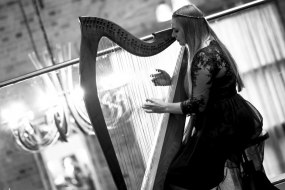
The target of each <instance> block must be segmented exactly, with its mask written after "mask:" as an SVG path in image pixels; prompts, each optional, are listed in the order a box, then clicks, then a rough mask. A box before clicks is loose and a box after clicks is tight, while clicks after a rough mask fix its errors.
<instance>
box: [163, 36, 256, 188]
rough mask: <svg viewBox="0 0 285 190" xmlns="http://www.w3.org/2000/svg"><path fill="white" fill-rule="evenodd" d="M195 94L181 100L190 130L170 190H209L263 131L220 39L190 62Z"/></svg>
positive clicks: (174, 166)
mask: <svg viewBox="0 0 285 190" xmlns="http://www.w3.org/2000/svg"><path fill="white" fill-rule="evenodd" d="M191 80H192V93H191V96H190V97H189V99H187V100H186V101H184V102H182V103H181V108H182V111H183V113H184V114H187V115H191V121H192V122H191V126H190V129H193V130H191V133H189V135H188V136H187V137H186V138H185V140H184V142H183V145H182V147H181V149H180V151H179V152H178V154H177V155H176V157H175V159H174V160H173V161H172V164H171V166H170V168H169V169H168V174H167V177H166V183H165V189H168V188H169V186H178V187H182V188H184V189H191V190H204V189H205V190H206V189H207V190H208V189H211V188H213V187H215V186H217V185H218V184H219V183H220V182H221V181H222V180H223V178H224V167H225V162H226V160H228V159H229V158H230V157H232V155H237V154H239V153H240V151H241V150H242V149H243V148H244V146H245V144H247V142H248V141H249V140H250V139H251V138H253V137H255V136H257V135H259V134H260V133H261V131H262V117H261V115H260V114H259V112H258V111H257V110H256V109H255V108H254V107H253V106H252V105H251V104H250V103H249V102H248V101H246V100H245V99H243V98H242V97H241V96H240V95H239V94H238V93H237V91H236V77H235V75H234V73H233V71H232V69H231V67H230V65H229V63H228V62H227V61H226V58H225V56H224V54H223V52H222V49H221V48H220V46H219V44H218V43H217V42H216V41H214V40H213V41H211V43H210V44H209V46H207V47H205V48H202V49H200V50H199V51H198V52H197V53H196V55H195V56H194V58H193V61H192V66H191Z"/></svg>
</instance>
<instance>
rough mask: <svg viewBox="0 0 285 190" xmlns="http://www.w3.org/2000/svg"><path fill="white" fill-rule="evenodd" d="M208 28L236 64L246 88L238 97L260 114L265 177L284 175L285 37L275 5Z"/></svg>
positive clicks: (228, 19)
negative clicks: (245, 100) (240, 96)
mask: <svg viewBox="0 0 285 190" xmlns="http://www.w3.org/2000/svg"><path fill="white" fill-rule="evenodd" d="M211 26H212V27H213V29H214V30H215V31H216V33H217V35H218V36H219V37H220V39H221V40H222V41H223V42H224V43H225V45H226V46H227V47H228V48H229V50H230V52H231V53H232V55H233V57H234V58H235V60H236V61H237V64H238V67H239V70H240V72H241V74H242V77H243V79H244V82H245V86H246V88H245V89H244V90H243V91H242V92H241V94H242V95H243V96H244V97H245V99H247V100H249V101H250V102H251V103H252V104H253V105H254V106H255V107H256V108H257V109H258V110H259V111H260V112H261V114H262V116H263V119H264V129H265V130H266V131H268V132H269V135H270V138H269V140H267V141H266V143H265V150H264V162H263V166H264V169H265V171H266V174H267V176H268V177H269V178H272V177H275V176H277V175H278V174H281V173H284V172H285V164H284V160H285V150H284V149H283V150H282V148H281V147H282V145H283V144H284V142H285V138H284V136H285V134H284V129H285V101H284V100H285V38H284V28H283V25H282V22H281V20H280V16H279V13H278V11H277V8H276V4H275V3H267V4H265V5H260V6H258V7H254V8H251V9H249V10H247V11H243V12H242V13H238V14H234V15H231V16H229V17H226V18H222V19H221V20H216V21H215V22H212V23H211ZM234 180H235V179H234ZM228 182H231V183H234V181H231V180H230V181H228ZM231 188H232V187H231ZM223 189H230V188H229V186H227V187H225V188H223ZM236 189H238V188H236Z"/></svg>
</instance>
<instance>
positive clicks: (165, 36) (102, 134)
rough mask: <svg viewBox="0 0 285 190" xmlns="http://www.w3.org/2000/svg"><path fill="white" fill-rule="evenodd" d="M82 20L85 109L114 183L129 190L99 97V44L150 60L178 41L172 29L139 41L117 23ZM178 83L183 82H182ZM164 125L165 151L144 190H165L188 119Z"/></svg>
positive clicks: (181, 93)
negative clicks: (107, 43) (115, 46)
mask: <svg viewBox="0 0 285 190" xmlns="http://www.w3.org/2000/svg"><path fill="white" fill-rule="evenodd" d="M79 21H80V26H81V46H80V84H81V87H82V88H83V90H84V102H85V106H86V110H87V113H88V116H89V118H90V121H91V123H92V126H93V128H94V131H95V133H96V135H97V138H98V140H99V143H100V145H101V147H102V150H103V153H104V155H105V158H106V160H107V163H108V166H109V168H110V171H111V174H112V176H113V179H114V182H115V184H116V186H117V188H118V189H119V190H126V189H127V186H126V184H125V181H124V178H123V175H122V172H121V169H120V165H119V162H118V160H117V158H116V153H115V150H114V148H113V146H112V142H111V139H110V136H109V134H108V129H107V126H106V123H105V120H104V116H103V113H102V110H101V107H100V102H99V98H98V94H97V86H96V57H97V51H98V43H99V41H100V39H101V38H102V37H107V38H109V39H111V40H112V41H114V42H115V43H117V44H118V45H119V46H120V47H122V48H123V49H124V50H126V51H127V52H129V53H131V54H133V55H137V56H141V57H148V56H153V55H156V54H158V53H160V52H162V51H163V50H164V49H166V48H167V47H168V46H170V45H171V44H172V43H173V42H174V41H175V39H174V38H172V37H171V33H172V30H170V29H168V30H164V31H161V32H157V33H154V34H153V39H152V41H151V42H146V41H143V40H140V39H138V38H136V37H135V36H133V35H132V34H130V33H129V32H127V31H126V30H124V29H123V28H122V27H120V26H118V25H117V24H115V23H113V22H111V21H108V20H105V19H102V18H97V17H79ZM185 52H186V51H185ZM185 52H184V53H182V54H183V55H182V56H183V59H185V58H184V57H185ZM182 65H183V64H182ZM182 70H185V68H184V69H182V68H181V69H180V71H179V74H178V75H177V76H178V78H177V80H178V81H179V80H182V79H181V76H182V74H181V72H182ZM179 84H182V83H181V82H180V83H178V85H179ZM176 89H183V87H179V86H177V88H176ZM173 95H174V101H175V100H180V99H181V97H182V96H185V94H184V91H183V90H181V91H175V93H174V94H173ZM165 122H166V125H167V127H166V132H165V139H166V140H165V141H164V142H163V145H162V150H161V153H160V154H159V155H160V158H158V159H159V161H158V162H159V164H157V165H158V166H155V167H154V166H153V165H150V166H147V170H148V171H151V170H153V169H154V168H155V170H156V171H155V172H154V173H151V174H150V173H148V174H146V176H145V179H143V185H142V189H161V188H162V187H163V183H164V178H165V173H166V171H167V168H168V166H169V164H170V162H171V160H172V158H173V157H174V155H175V153H176V152H177V149H178V147H179V146H180V144H181V140H182V137H183V130H184V123H185V117H184V116H182V115H181V116H178V115H172V114H170V115H169V116H168V119H167V121H165ZM166 150H167V151H166ZM161 176H162V177H161ZM138 188H139V187H138Z"/></svg>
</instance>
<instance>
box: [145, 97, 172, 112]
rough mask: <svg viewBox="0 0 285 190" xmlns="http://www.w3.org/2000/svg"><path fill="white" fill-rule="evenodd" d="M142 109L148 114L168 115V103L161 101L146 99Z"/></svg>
mask: <svg viewBox="0 0 285 190" xmlns="http://www.w3.org/2000/svg"><path fill="white" fill-rule="evenodd" d="M142 108H143V109H144V111H145V112H146V113H166V112H167V103H165V102H164V101H162V100H159V99H146V103H145V104H144V105H143V106H142Z"/></svg>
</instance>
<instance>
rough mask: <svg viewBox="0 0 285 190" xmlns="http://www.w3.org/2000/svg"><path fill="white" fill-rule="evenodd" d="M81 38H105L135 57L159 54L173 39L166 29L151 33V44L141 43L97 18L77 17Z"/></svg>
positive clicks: (118, 28)
mask: <svg viewBox="0 0 285 190" xmlns="http://www.w3.org/2000/svg"><path fill="white" fill-rule="evenodd" d="M79 21H80V24H81V25H80V26H81V33H82V37H84V38H87V39H96V41H99V40H100V38H101V37H103V36H105V37H108V38H109V39H111V40H112V41H114V42H116V43H117V44H118V45H119V46H120V47H122V48H124V49H125V50H126V51H128V52H129V53H131V54H134V55H137V56H142V57H146V56H152V55H155V54H158V53H160V52H161V51H163V50H164V49H166V48H167V47H168V46H170V45H171V44H172V43H173V42H174V41H175V38H173V37H172V36H171V33H172V30H171V29H167V30H163V31H160V32H156V33H153V34H152V35H153V39H152V41H151V42H146V41H143V40H141V39H139V38H137V37H135V36H134V35H132V34H131V33H129V32H128V31H126V30H125V29H123V28H122V27H120V26H119V25H117V24H115V23H113V22H111V21H108V20H105V19H102V18H97V17H79Z"/></svg>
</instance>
